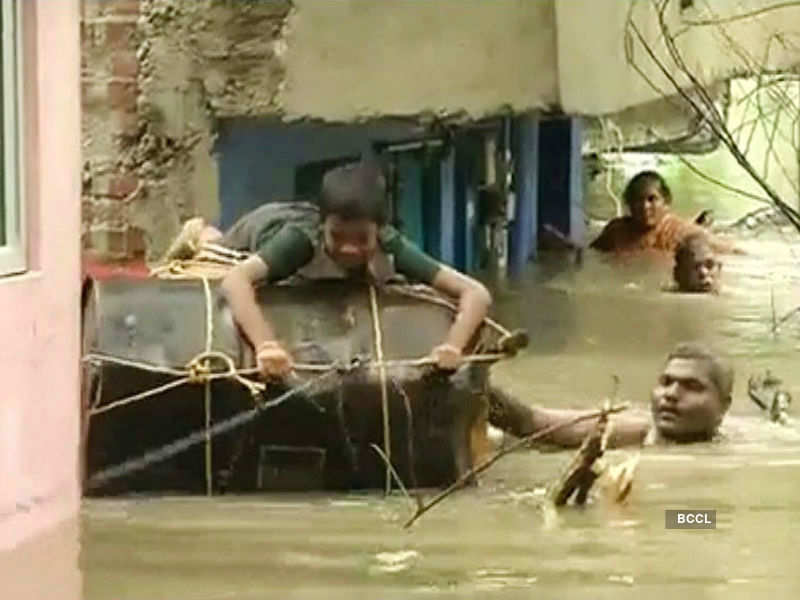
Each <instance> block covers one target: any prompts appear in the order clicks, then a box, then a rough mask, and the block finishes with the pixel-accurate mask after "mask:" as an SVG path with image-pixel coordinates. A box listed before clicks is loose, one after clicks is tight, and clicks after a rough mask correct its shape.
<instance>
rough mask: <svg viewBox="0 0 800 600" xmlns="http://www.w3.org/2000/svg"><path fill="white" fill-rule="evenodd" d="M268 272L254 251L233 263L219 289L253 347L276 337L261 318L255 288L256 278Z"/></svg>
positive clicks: (261, 314) (266, 266) (263, 276)
mask: <svg viewBox="0 0 800 600" xmlns="http://www.w3.org/2000/svg"><path fill="white" fill-rule="evenodd" d="M268 274H269V266H268V265H267V263H265V262H264V261H263V260H262V258H261V257H260V256H258V255H254V256H251V257H250V258H248V259H247V260H245V261H244V262H243V263H241V264H238V265H236V266H235V267H234V268H233V269H231V270H230V272H229V273H228V274H227V275H226V276H225V278H224V279H223V280H222V292H223V294H224V295H225V299H226V300H227V301H228V304H229V305H230V307H231V312H233V318H234V319H235V320H236V323H237V324H238V325H239V327H240V328H241V329H242V331H243V332H244V334H245V336H246V337H247V339H248V340H249V341H250V343H251V344H252V345H253V348H258V347H259V346H260V345H261V344H263V343H264V342H268V341H274V340H275V331H274V330H273V328H272V326H271V325H270V324H269V323H268V322H267V320H266V319H265V318H264V315H263V313H262V312H261V307H260V306H259V305H258V302H257V301H256V292H255V284H256V282H258V281H262V280H264V279H266V278H267V275H268Z"/></svg>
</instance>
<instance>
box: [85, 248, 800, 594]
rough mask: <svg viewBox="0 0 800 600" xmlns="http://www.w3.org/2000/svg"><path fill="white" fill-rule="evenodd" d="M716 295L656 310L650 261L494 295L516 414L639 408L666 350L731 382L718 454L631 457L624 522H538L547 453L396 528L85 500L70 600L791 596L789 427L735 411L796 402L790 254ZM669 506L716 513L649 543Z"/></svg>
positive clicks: (793, 538)
mask: <svg viewBox="0 0 800 600" xmlns="http://www.w3.org/2000/svg"><path fill="white" fill-rule="evenodd" d="M743 245H744V246H745V248H746V249H748V250H749V251H750V252H751V254H750V255H749V256H745V257H732V258H730V259H728V260H727V262H726V265H725V277H726V279H725V283H726V289H725V292H724V293H723V294H722V295H721V296H720V297H718V298H710V297H688V296H681V295H675V294H665V293H663V292H661V291H660V286H661V284H662V283H663V282H664V281H667V280H668V275H669V273H668V265H664V266H663V267H661V268H660V270H659V269H656V270H654V269H653V267H652V265H645V264H629V265H624V266H620V265H610V264H608V263H606V262H604V261H602V260H600V259H599V258H598V257H596V256H593V255H589V256H587V257H586V261H585V263H584V264H583V266H581V267H579V268H578V267H575V266H573V265H570V264H567V262H568V261H565V260H563V259H558V260H546V259H545V260H543V261H542V262H541V263H540V264H538V265H537V266H536V267H535V268H533V269H532V270H531V272H530V273H529V275H528V277H527V279H526V281H525V282H523V284H522V285H521V286H520V287H519V288H517V289H516V290H513V291H507V292H505V293H502V294H500V295H499V296H500V297H499V300H498V312H499V314H500V315H501V316H502V317H503V320H504V321H505V322H507V323H509V324H511V325H513V326H523V327H527V328H528V329H529V331H530V333H531V337H532V344H531V347H530V348H529V349H528V350H527V351H526V352H525V353H524V354H523V355H521V356H519V357H518V358H516V359H514V360H513V361H510V362H508V363H506V364H504V365H500V366H498V367H496V370H495V375H494V377H495V380H496V381H497V382H498V383H500V384H501V385H502V386H504V387H506V388H508V389H510V390H511V391H512V392H514V393H515V394H516V395H518V396H519V397H521V398H523V399H525V400H526V401H529V402H531V403H542V404H545V405H551V406H576V407H592V406H596V405H597V404H598V403H599V402H600V400H601V399H602V398H603V396H605V395H607V394H608V393H609V392H610V390H611V386H612V384H611V376H612V374H615V375H617V376H618V377H619V378H620V380H621V386H620V395H621V396H622V397H623V398H624V399H627V400H630V401H631V402H633V403H634V404H636V405H639V406H641V407H646V402H647V398H648V394H649V389H650V386H651V385H652V384H653V382H654V381H655V377H656V374H657V372H658V369H659V367H660V365H661V362H662V360H663V357H664V355H665V353H666V352H667V351H668V350H669V348H670V347H671V346H673V345H674V344H675V343H676V342H678V341H681V340H685V339H693V338H695V339H697V338H699V339H704V340H706V341H708V342H711V343H713V344H715V345H717V346H719V347H721V348H722V349H724V350H725V351H727V352H729V353H730V355H731V356H732V358H733V361H734V364H735V366H736V368H737V377H738V378H737V386H736V390H735V400H734V404H733V407H732V410H731V413H732V414H731V416H730V418H729V422H730V424H731V425H732V426H733V427H732V429H733V430H734V431H735V432H736V434H735V435H734V436H733V437H732V438H731V439H730V440H728V441H725V442H720V443H715V444H701V445H694V446H687V447H673V448H652V449H647V450H645V451H644V453H643V455H642V460H641V463H640V466H639V471H638V474H637V478H636V482H635V488H634V492H633V494H632V497H631V498H630V502H629V503H628V504H627V505H626V506H621V507H620V506H610V505H606V504H604V503H602V502H596V503H594V504H592V505H591V506H589V507H586V508H585V509H567V510H564V511H562V512H561V514H560V518H559V520H558V521H555V522H552V521H550V520H545V518H544V516H543V513H542V511H541V510H540V508H539V500H540V498H541V494H542V491H543V485H544V484H546V483H547V482H548V481H549V480H550V479H551V478H552V477H554V476H555V475H556V473H557V471H558V469H559V468H560V466H561V465H562V464H563V462H564V461H565V460H566V459H567V457H568V455H567V454H565V453H549V454H539V453H520V454H516V455H513V456H510V457H507V458H506V459H505V460H504V461H501V462H500V463H499V464H498V465H496V467H495V468H493V469H492V470H490V471H489V472H488V473H487V475H486V477H485V478H484V480H483V482H482V485H481V487H479V488H477V489H470V490H467V491H462V492H461V493H459V494H457V495H456V496H454V497H452V498H451V499H449V500H448V501H446V502H445V503H444V504H443V505H441V506H440V507H438V508H437V509H435V510H434V511H432V512H430V513H429V514H428V515H426V516H425V517H423V518H422V519H421V521H420V522H419V523H418V524H417V525H416V526H415V527H414V528H413V529H412V530H411V531H404V530H403V529H401V523H402V522H403V520H404V519H405V518H406V517H407V516H408V514H409V512H410V508H409V507H408V505H407V503H406V502H405V501H404V500H403V498H402V497H392V498H389V499H384V498H382V497H381V496H380V495H378V494H343V495H335V494H325V495H301V496H284V495H270V496H250V497H223V498H214V499H206V498H191V499H187V498H167V499H128V500H100V501H94V500H93V501H87V502H85V503H84V506H83V513H82V527H81V537H80V541H81V555H80V566H81V570H82V573H83V596H84V598H86V599H87V600H107V599H113V600H127V599H130V600H140V599H154V600H155V599H159V600H161V599H163V600H222V599H229V598H230V599H256V598H259V599H260V598H342V599H344V598H347V599H351V598H370V599H372V598H382V599H383V598H409V597H415V596H416V597H442V598H445V597H447V598H450V597H452V598H465V597H466V598H469V597H475V598H484V597H493V598H494V597H497V598H529V597H541V598H597V599H602V598H614V599H615V600H619V599H620V598H633V597H636V598H637V599H641V598H652V599H660V598H664V599H666V598H670V599H671V598H676V597H679V598H684V599H686V600H691V599H699V598H703V599H714V598H726V600H731V599H732V598H759V597H764V598H766V597H770V598H796V597H798V594H799V593H800V571H798V569H797V556H796V555H795V553H794V548H795V546H796V543H797V540H798V539H800V430H799V429H798V428H797V427H796V426H795V427H790V428H782V427H780V426H777V425H772V424H769V423H767V422H766V420H765V419H764V418H763V417H762V416H761V415H760V414H759V412H758V409H757V408H756V407H755V405H754V404H753V403H752V402H751V401H750V400H748V399H747V397H746V394H745V386H746V380H747V377H748V376H749V375H750V374H753V373H756V372H759V371H761V370H763V369H765V368H770V369H772V371H773V372H774V373H776V374H778V375H779V376H781V377H783V378H784V380H785V382H786V383H787V386H788V388H789V389H790V391H791V392H792V393H793V394H794V396H795V398H798V399H800V371H798V370H797V368H796V364H797V357H798V356H800V318H798V319H797V320H796V321H790V322H788V323H787V324H786V326H785V328H784V329H783V330H782V331H781V333H780V335H779V336H777V337H775V336H773V335H772V334H771V332H770V329H771V323H772V308H771V306H772V305H774V306H775V311H776V313H777V314H778V315H779V316H780V315H781V314H783V313H784V312H786V311H788V310H789V309H790V308H792V307H793V306H795V305H797V304H800V293H799V292H800V276H799V275H798V274H797V270H796V265H797V258H796V255H797V254H798V253H800V247H798V248H795V249H792V248H791V247H789V246H787V245H786V244H785V243H783V242H782V241H781V240H780V238H778V237H775V236H773V238H772V239H765V240H762V239H759V240H755V241H750V242H745V243H744V244H743ZM668 508H709V509H716V510H717V519H718V527H717V529H716V530H714V531H675V530H666V529H665V528H664V510H665V509H668Z"/></svg>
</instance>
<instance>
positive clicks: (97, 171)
mask: <svg viewBox="0 0 800 600" xmlns="http://www.w3.org/2000/svg"><path fill="white" fill-rule="evenodd" d="M82 11H83V15H82V16H83V18H82V23H81V44H82V61H81V62H82V73H81V89H82V103H83V123H82V130H83V131H82V137H83V140H82V151H83V157H84V174H83V231H82V238H83V240H82V241H83V245H84V248H88V249H91V250H93V251H95V252H96V253H98V254H100V255H102V256H104V257H106V258H125V257H133V256H135V255H137V254H142V253H143V251H144V235H143V231H142V230H140V229H138V228H135V227H132V226H131V225H130V212H131V211H132V210H135V202H136V197H137V194H138V192H139V187H140V186H139V178H138V177H137V175H136V173H135V172H130V171H127V170H126V169H125V168H124V166H123V165H121V164H120V163H119V157H120V156H121V154H122V153H123V152H124V150H125V148H126V146H128V145H129V144H130V143H131V140H132V139H134V138H135V137H136V136H137V133H138V128H139V118H138V113H137V98H138V93H139V86H138V60H137V56H136V49H137V23H138V19H139V0H84V2H83V7H82Z"/></svg>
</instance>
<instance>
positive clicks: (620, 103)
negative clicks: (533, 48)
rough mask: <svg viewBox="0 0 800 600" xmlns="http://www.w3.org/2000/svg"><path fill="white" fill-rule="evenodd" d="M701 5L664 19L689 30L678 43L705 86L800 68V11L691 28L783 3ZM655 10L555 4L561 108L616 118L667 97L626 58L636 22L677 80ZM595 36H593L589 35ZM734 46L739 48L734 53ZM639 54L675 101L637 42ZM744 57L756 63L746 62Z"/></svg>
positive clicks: (720, 0) (640, 1) (644, 5)
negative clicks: (762, 69)
mask: <svg viewBox="0 0 800 600" xmlns="http://www.w3.org/2000/svg"><path fill="white" fill-rule="evenodd" d="M659 4H660V2H659ZM695 4H696V5H697V6H696V7H691V8H687V9H684V10H681V8H680V3H679V2H677V1H675V2H669V3H668V4H667V10H666V12H665V18H666V21H667V22H668V24H669V27H670V30H671V31H674V32H678V31H680V30H684V33H683V34H682V35H681V36H680V37H679V48H680V51H681V53H682V55H683V56H684V59H685V61H686V64H687V65H688V67H689V69H691V71H692V72H694V73H696V74H697V75H698V76H699V77H700V79H701V80H703V81H705V82H706V83H712V82H714V81H717V80H719V79H721V78H724V77H727V76H730V75H731V74H733V73H736V72H742V71H743V69H744V68H745V67H746V66H747V64H748V63H750V62H753V61H754V63H755V64H761V63H762V62H763V63H765V64H766V65H767V66H768V67H770V68H779V67H787V66H790V65H797V64H800V53H799V52H798V51H797V45H796V42H793V41H792V40H796V39H797V35H798V34H800V6H792V7H787V8H782V9H779V10H771V11H768V12H764V13H761V14H758V15H755V16H753V17H752V18H749V19H740V20H733V21H730V22H727V21H726V22H725V23H723V24H722V25H702V24H701V25H697V24H692V23H697V22H702V21H706V20H708V19H710V18H720V19H723V20H724V19H728V18H730V17H732V16H734V15H740V14H744V13H748V12H751V11H754V10H758V9H759V8H763V7H766V6H774V5H775V4H776V3H775V2H772V1H771V0H747V1H742V2H731V1H730V0H703V1H702V2H700V1H699V0H698V1H697V2H695ZM653 6H654V2H651V1H649V0H632V2H626V1H620V0H569V1H568V2H556V3H555V23H556V30H557V32H558V33H557V53H558V89H559V100H560V105H561V107H562V108H563V110H564V111H565V112H567V113H573V114H589V115H602V114H608V113H615V112H619V111H622V110H624V109H625V108H628V107H631V106H635V105H639V104H644V103H647V102H651V101H653V100H656V99H657V98H659V97H661V95H660V94H659V93H658V92H657V91H655V90H653V89H652V87H650V85H649V84H648V83H647V82H646V81H645V79H644V78H643V77H642V76H641V75H640V74H639V73H637V72H636V70H635V69H633V68H632V67H631V66H630V65H629V63H628V61H627V59H626V53H625V34H626V25H627V20H628V16H629V14H630V16H631V19H632V21H633V22H634V23H635V24H636V26H637V27H638V29H639V30H640V31H641V32H642V35H643V37H644V39H645V40H646V41H647V42H648V45H650V46H651V47H652V48H653V49H654V50H655V51H656V54H657V55H658V56H659V58H660V59H662V60H666V61H667V64H668V65H669V66H670V67H672V71H673V73H677V70H676V69H675V68H674V66H675V65H674V63H672V62H671V61H669V59H667V58H665V51H664V47H663V44H662V43H661V42H660V41H659V40H660V36H661V32H660V29H659V27H658V23H657V19H656V13H655V9H654V8H653ZM631 7H632V9H631ZM589 31H590V32H591V34H587V32H589ZM776 33H783V34H784V35H785V36H786V39H787V40H788V43H786V44H785V45H784V44H781V43H779V42H778V41H776V39H775V38H774V36H775V34H776ZM634 39H635V38H634ZM730 40H735V44H734V46H736V48H735V49H734V48H733V47H732V46H731V44H730ZM633 48H634V60H635V62H636V64H637V65H639V66H640V67H641V68H642V69H643V71H644V74H645V75H646V77H647V78H649V79H651V80H652V81H653V83H655V85H656V86H658V87H659V88H661V89H663V90H666V91H667V92H668V93H670V94H672V93H674V87H672V86H671V85H670V84H669V82H668V81H667V80H666V79H665V77H663V76H662V75H661V74H659V72H658V70H657V68H656V66H655V65H654V64H653V62H652V60H651V59H650V58H649V57H648V56H647V54H646V52H645V50H644V48H643V46H642V45H641V44H640V43H639V42H638V41H637V42H636V43H634V44H633ZM743 55H744V56H748V57H750V58H749V59H747V60H745V59H743ZM750 59H752V61H751V60H750ZM751 66H752V65H751ZM680 83H681V84H682V85H685V84H686V83H687V81H686V79H685V78H684V79H682V80H680ZM651 118H653V119H654V120H657V119H658V114H657V113H655V112H654V113H653V114H652V115H651Z"/></svg>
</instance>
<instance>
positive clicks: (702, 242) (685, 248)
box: [674, 232, 711, 267]
mask: <svg viewBox="0 0 800 600" xmlns="http://www.w3.org/2000/svg"><path fill="white" fill-rule="evenodd" d="M704 246H707V247H709V248H710V247H711V243H710V242H709V240H708V236H707V235H706V234H705V233H703V232H697V233H690V234H689V235H687V236H684V237H683V239H681V241H680V242H678V245H677V247H676V248H675V255H674V258H675V266H676V267H677V266H678V265H681V264H683V263H684V262H686V261H687V260H689V259H690V258H692V256H694V253H695V252H696V251H697V250H699V249H700V248H703V247H704Z"/></svg>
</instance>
